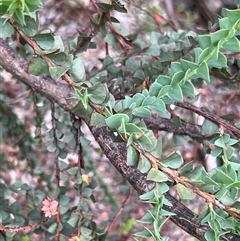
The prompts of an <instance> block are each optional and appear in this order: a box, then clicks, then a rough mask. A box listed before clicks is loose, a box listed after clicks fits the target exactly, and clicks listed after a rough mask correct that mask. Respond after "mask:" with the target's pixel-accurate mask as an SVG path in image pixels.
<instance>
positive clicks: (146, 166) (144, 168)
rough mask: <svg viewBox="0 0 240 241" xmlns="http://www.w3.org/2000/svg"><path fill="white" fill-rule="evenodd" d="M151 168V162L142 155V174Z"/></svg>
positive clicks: (140, 166)
mask: <svg viewBox="0 0 240 241" xmlns="http://www.w3.org/2000/svg"><path fill="white" fill-rule="evenodd" d="M150 168H151V163H150V162H149V160H148V159H147V158H146V157H145V156H142V155H141V158H140V160H139V162H138V170H139V171H140V172H141V173H147V172H148V171H149V170H150Z"/></svg>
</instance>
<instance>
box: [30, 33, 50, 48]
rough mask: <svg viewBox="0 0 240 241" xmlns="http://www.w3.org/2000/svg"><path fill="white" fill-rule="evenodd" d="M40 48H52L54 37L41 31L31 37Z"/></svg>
mask: <svg viewBox="0 0 240 241" xmlns="http://www.w3.org/2000/svg"><path fill="white" fill-rule="evenodd" d="M33 38H34V39H35V40H36V42H37V44H38V45H39V46H40V47H41V48H42V49H52V47H53V45H54V37H53V36H52V34H50V33H42V34H38V35H35V36H34V37H33Z"/></svg>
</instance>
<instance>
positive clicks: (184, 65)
mask: <svg viewBox="0 0 240 241" xmlns="http://www.w3.org/2000/svg"><path fill="white" fill-rule="evenodd" d="M180 63H181V66H182V69H183V71H187V70H189V69H191V70H195V69H197V68H198V65H197V64H195V63H193V62H190V61H188V60H185V59H181V60H180Z"/></svg>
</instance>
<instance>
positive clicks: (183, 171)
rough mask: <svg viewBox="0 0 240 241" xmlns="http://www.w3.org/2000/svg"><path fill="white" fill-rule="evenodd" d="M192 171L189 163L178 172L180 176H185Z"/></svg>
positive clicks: (191, 165) (191, 163)
mask: <svg viewBox="0 0 240 241" xmlns="http://www.w3.org/2000/svg"><path fill="white" fill-rule="evenodd" d="M192 170H193V162H189V163H187V164H186V165H184V166H183V167H181V168H180V169H179V170H178V173H179V175H180V176H185V175H186V174H188V173H189V172H191V171H192Z"/></svg>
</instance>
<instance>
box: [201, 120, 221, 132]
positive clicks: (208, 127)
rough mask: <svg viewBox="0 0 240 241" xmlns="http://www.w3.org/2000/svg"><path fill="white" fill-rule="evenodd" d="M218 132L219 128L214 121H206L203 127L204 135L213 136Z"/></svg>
mask: <svg viewBox="0 0 240 241" xmlns="http://www.w3.org/2000/svg"><path fill="white" fill-rule="evenodd" d="M217 130H218V126H217V125H216V124H215V123H213V122H212V121H210V120H208V119H205V120H204V122H203V125H202V131H201V133H202V135H211V134H213V133H215V132H216V131H217Z"/></svg>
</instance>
